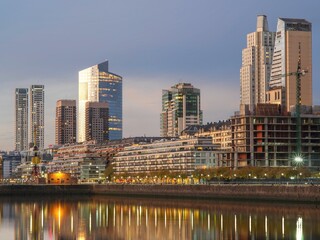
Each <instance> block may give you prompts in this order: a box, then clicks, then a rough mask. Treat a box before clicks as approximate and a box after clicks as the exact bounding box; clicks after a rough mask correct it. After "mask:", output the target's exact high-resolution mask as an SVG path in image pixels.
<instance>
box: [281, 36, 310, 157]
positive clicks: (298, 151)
mask: <svg viewBox="0 0 320 240" xmlns="http://www.w3.org/2000/svg"><path fill="white" fill-rule="evenodd" d="M307 72H308V70H302V69H301V44H300V42H299V58H298V66H297V71H296V72H291V73H287V74H283V75H282V77H287V76H293V75H294V76H296V113H295V116H296V131H297V138H296V139H297V141H296V156H295V159H294V160H295V161H296V162H302V161H303V159H302V157H301V154H302V153H301V76H304V75H305V74H306V73H307Z"/></svg>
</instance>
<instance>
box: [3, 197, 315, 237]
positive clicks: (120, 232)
mask: <svg viewBox="0 0 320 240" xmlns="http://www.w3.org/2000/svg"><path fill="white" fill-rule="evenodd" d="M319 220H320V210H319V209H318V206H316V205H307V204H299V205H298V204H294V205H293V204H275V203H274V204H270V203H253V202H225V201H195V200H194V201H192V200H183V199H140V198H116V197H107V196H106V197H92V198H89V197H88V198H63V199H49V198H47V199H39V198H38V199H36V200H32V199H30V198H0V236H1V240H6V239H17V240H18V239H19V240H20V239H80V240H81V239H82V240H84V239H129V240H130V239H132V240H133V239H181V240H182V239H221V240H222V239H252V240H254V239H299V240H302V239H320V227H319V224H320V221H319Z"/></svg>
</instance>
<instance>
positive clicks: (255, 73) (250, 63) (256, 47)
mask: <svg viewBox="0 0 320 240" xmlns="http://www.w3.org/2000/svg"><path fill="white" fill-rule="evenodd" d="M274 39H275V33H274V32H270V31H269V29H268V21H267V17H266V16H265V15H260V16H258V17H257V29H256V31H255V32H253V33H249V34H248V35H247V47H246V48H245V49H243V50H242V67H241V69H240V99H241V104H246V105H249V110H250V111H253V110H254V109H255V105H256V104H258V103H265V102H266V91H267V90H268V87H269V81H270V72H271V64H272V52H273V47H274Z"/></svg>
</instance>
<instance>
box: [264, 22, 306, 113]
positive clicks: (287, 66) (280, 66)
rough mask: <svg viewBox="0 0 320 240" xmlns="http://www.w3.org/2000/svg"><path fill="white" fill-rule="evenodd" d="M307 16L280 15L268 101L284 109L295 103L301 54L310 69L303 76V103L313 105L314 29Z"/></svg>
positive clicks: (302, 61) (302, 64)
mask: <svg viewBox="0 0 320 240" xmlns="http://www.w3.org/2000/svg"><path fill="white" fill-rule="evenodd" d="M311 30H312V29H311V23H310V22H308V21H306V20H305V19H293V18H279V19H278V25H277V33H276V40H275V47H274V53H273V62H272V70H271V80H270V92H269V93H268V102H270V103H278V104H281V105H282V108H283V110H284V111H287V112H289V111H290V107H291V106H294V105H295V104H296V76H295V75H291V76H289V75H288V74H289V73H292V72H297V65H298V61H299V56H300V60H301V68H302V69H303V70H308V73H307V74H306V75H305V76H303V77H302V79H301V104H302V105H307V106H312V32H311Z"/></svg>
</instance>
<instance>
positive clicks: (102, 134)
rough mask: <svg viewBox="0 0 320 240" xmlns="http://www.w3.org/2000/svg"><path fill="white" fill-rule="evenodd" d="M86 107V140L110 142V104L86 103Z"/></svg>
mask: <svg viewBox="0 0 320 240" xmlns="http://www.w3.org/2000/svg"><path fill="white" fill-rule="evenodd" d="M85 107H86V109H85V126H86V127H85V140H86V141H89V140H96V141H97V142H103V141H107V140H109V131H108V117H109V116H108V115H109V114H108V112H109V109H108V103H105V102H86V106H85Z"/></svg>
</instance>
